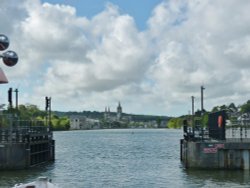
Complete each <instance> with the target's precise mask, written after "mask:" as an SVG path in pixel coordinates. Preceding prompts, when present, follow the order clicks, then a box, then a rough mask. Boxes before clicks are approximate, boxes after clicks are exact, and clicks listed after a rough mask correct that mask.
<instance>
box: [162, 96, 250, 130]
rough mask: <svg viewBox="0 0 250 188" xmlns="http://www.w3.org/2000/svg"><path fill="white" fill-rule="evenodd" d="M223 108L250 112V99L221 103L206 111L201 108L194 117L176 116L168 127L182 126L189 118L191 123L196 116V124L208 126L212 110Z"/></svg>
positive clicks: (230, 110) (228, 110) (231, 111)
mask: <svg viewBox="0 0 250 188" xmlns="http://www.w3.org/2000/svg"><path fill="white" fill-rule="evenodd" d="M221 110H226V111H227V112H230V113H234V112H235V113H236V112H238V113H241V114H244V113H250V100H248V101H247V102H245V103H244V104H242V105H238V106H236V105H235V104H234V103H230V104H229V105H225V104H224V105H221V106H215V107H213V108H212V110H211V111H204V112H201V111H200V110H197V111H196V112H195V114H194V117H192V116H191V115H184V116H180V117H176V118H171V119H170V120H169V121H168V123H167V128H181V127H182V126H183V121H184V120H187V122H188V123H189V125H190V124H191V122H192V118H194V124H199V125H202V126H203V127H206V126H207V124H208V114H209V113H211V112H217V111H221Z"/></svg>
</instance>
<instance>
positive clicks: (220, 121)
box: [218, 115, 223, 128]
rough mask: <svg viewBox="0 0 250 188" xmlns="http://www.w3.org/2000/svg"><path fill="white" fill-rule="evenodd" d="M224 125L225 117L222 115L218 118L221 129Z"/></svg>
mask: <svg viewBox="0 0 250 188" xmlns="http://www.w3.org/2000/svg"><path fill="white" fill-rule="evenodd" d="M222 124H223V117H222V116H221V115H220V116H219V117H218V127H219V128H222Z"/></svg>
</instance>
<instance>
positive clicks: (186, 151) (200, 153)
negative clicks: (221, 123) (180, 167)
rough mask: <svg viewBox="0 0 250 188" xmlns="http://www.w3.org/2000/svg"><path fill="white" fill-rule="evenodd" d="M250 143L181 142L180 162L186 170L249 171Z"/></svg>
mask: <svg viewBox="0 0 250 188" xmlns="http://www.w3.org/2000/svg"><path fill="white" fill-rule="evenodd" d="M249 153H250V143H240V142H239V143H238V142H224V141H221V142H216V141H215V142H208V141H205V142H194V141H186V140H182V141H181V160H182V162H183V164H184V166H185V167H186V168H203V169H249V168H250V166H249V164H250V154H249Z"/></svg>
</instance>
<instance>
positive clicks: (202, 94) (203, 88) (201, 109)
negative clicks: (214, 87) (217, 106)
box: [201, 86, 205, 114]
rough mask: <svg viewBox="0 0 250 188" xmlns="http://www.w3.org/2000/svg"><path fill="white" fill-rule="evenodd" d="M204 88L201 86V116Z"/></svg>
mask: <svg viewBox="0 0 250 188" xmlns="http://www.w3.org/2000/svg"><path fill="white" fill-rule="evenodd" d="M204 89H205V88H204V87H203V86H201V114H203V111H204V106H203V101H204V98H203V90H204Z"/></svg>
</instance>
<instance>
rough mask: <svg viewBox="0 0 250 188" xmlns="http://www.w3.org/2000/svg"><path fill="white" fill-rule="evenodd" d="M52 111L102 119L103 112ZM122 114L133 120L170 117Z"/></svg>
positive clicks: (65, 114) (111, 113)
mask: <svg viewBox="0 0 250 188" xmlns="http://www.w3.org/2000/svg"><path fill="white" fill-rule="evenodd" d="M53 113H54V114H55V115H57V116H59V117H62V116H68V117H70V116H71V115H82V116H86V117H88V118H93V119H102V118H103V117H104V112H97V111H82V112H76V111H73V112H72V111H70V112H61V111H53ZM110 115H111V116H115V115H116V113H115V112H110ZM122 116H130V117H131V120H133V121H145V122H147V121H155V120H159V119H160V120H162V121H168V120H169V119H171V117H168V116H156V115H135V114H126V113H122Z"/></svg>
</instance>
